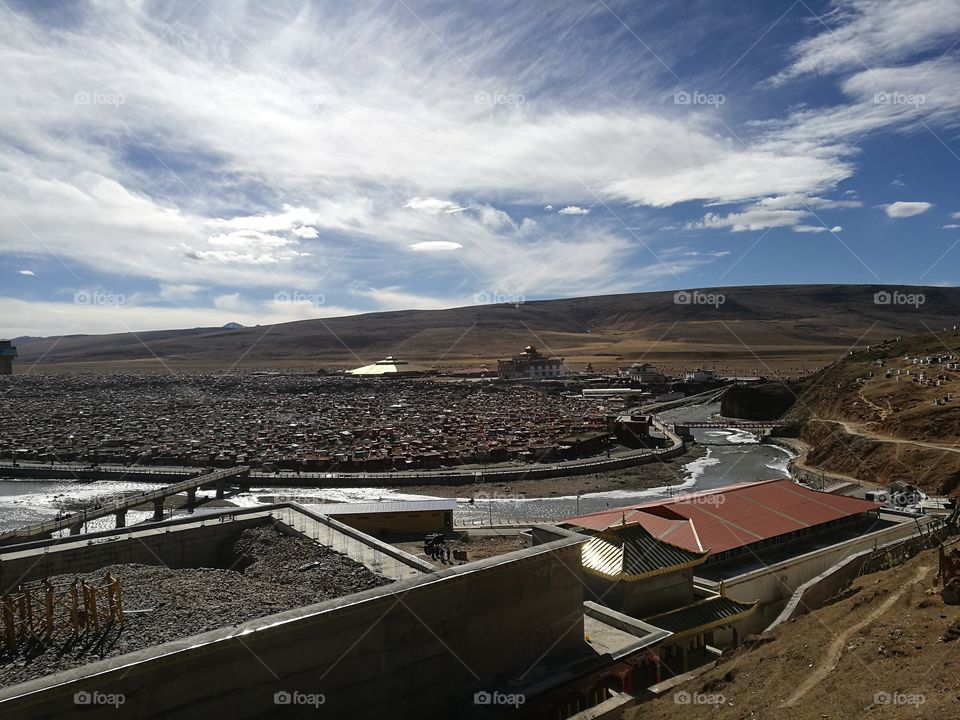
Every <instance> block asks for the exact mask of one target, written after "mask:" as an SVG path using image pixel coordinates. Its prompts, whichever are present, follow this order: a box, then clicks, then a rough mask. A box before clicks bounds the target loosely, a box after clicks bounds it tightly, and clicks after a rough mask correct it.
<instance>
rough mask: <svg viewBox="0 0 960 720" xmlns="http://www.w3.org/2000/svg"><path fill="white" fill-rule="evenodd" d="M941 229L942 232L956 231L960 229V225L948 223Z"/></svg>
mask: <svg viewBox="0 0 960 720" xmlns="http://www.w3.org/2000/svg"><path fill="white" fill-rule="evenodd" d="M940 228H941V229H942V230H956V229H957V228H960V225H958V224H957V223H948V224H946V225H941V226H940Z"/></svg>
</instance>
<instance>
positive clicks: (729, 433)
mask: <svg viewBox="0 0 960 720" xmlns="http://www.w3.org/2000/svg"><path fill="white" fill-rule="evenodd" d="M719 409H720V406H719V403H715V404H711V405H703V406H695V407H692V408H678V409H676V410H669V411H666V412H663V413H660V418H661V419H662V420H663V421H664V422H667V423H672V422H684V421H686V422H695V421H697V420H709V419H711V418H712V417H713V416H714V415H715V414H716V413H717V412H719ZM693 434H694V437H695V438H696V440H697V442H699V443H702V444H703V445H704V446H705V447H706V450H707V452H706V454H705V455H704V456H703V457H701V458H698V459H697V460H694V461H692V462H689V463H686V464H684V465H679V466H677V473H678V482H679V484H677V485H673V486H671V487H658V488H650V489H646V490H613V491H609V492H599V493H588V494H585V495H581V496H580V497H579V498H578V497H576V496H567V497H554V496H550V497H541V498H532V497H526V498H524V497H512V496H503V495H499V496H498V495H497V494H496V493H495V492H494V491H491V492H490V495H491V499H489V500H475V502H474V503H473V504H470V503H467V502H466V501H465V499H464V500H463V501H461V502H458V504H457V510H456V513H455V521H456V522H457V523H458V524H486V523H489V522H491V521H492V522H493V523H495V524H496V523H515V522H530V521H536V522H557V521H560V520H563V519H565V518H569V517H573V516H576V515H577V514H582V513H588V512H594V511H597V510H606V509H610V508H615V507H622V506H626V505H633V504H636V503H639V502H642V501H644V500H649V499H654V498H658V497H667V496H670V495H676V494H680V493H684V492H695V491H698V490H708V489H712V488H717V487H723V486H726V485H732V484H734V483H740V482H747V481H757V480H769V479H772V478H785V477H789V474H788V472H787V463H788V462H789V460H790V454H789V453H788V452H787V451H785V450H782V449H780V448H777V447H774V446H772V445H762V444H760V443H759V442H758V440H757V438H756V437H754V436H753V435H751V434H749V433H746V432H743V431H739V430H722V429H716V428H706V429H695V430H693ZM152 489H156V485H155V484H152V483H141V482H128V481H122V482H118V481H101V482H92V483H78V482H75V481H71V480H11V479H3V478H0V529H10V528H14V527H19V526H23V525H29V524H32V523H35V522H39V521H41V520H49V519H51V518H53V517H55V516H56V514H57V512H58V511H59V510H60V509H61V508H67V509H71V508H73V507H77V506H80V505H84V504H95V503H97V502H100V503H103V504H107V503H109V502H111V501H112V499H113V498H114V497H115V496H116V495H118V494H119V495H123V494H126V493H130V492H137V491H141V490H152ZM427 498H428V496H424V495H412V494H410V493H407V492H404V490H403V489H402V488H400V489H396V490H390V489H386V488H336V489H320V488H314V489H311V488H252V489H251V490H250V491H249V492H246V493H242V494H240V495H234V496H232V497H231V498H230V500H231V502H233V503H234V504H236V505H241V506H253V505H258V504H263V503H271V502H277V501H279V500H284V499H289V500H296V501H298V502H302V503H305V504H310V503H319V502H358V501H368V502H369V501H376V500H422V499H427ZM216 509H218V508H210V507H208V508H198V509H197V510H195V514H197V515H200V514H203V513H205V512H212V511H214V510H216ZM182 512H183V511H176V513H175V514H176V515H180V514H182ZM150 517H152V513H150V512H135V511H130V512H129V513H128V514H127V524H128V525H133V524H135V523H137V522H141V521H143V520H146V519H149V518H150ZM112 527H113V518H112V517H107V518H101V519H100V520H95V521H91V522H90V523H89V524H88V525H87V531H93V530H100V529H103V530H106V529H111V528H112Z"/></svg>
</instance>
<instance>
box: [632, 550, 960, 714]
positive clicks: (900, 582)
mask: <svg viewBox="0 0 960 720" xmlns="http://www.w3.org/2000/svg"><path fill="white" fill-rule="evenodd" d="M936 574H937V555H936V550H929V551H926V552H923V553H921V554H920V555H918V556H916V557H915V558H913V559H912V560H910V561H908V562H907V563H905V564H904V565H902V566H900V567H896V568H893V569H891V570H887V571H884V572H879V573H875V574H872V575H865V576H863V577H861V578H859V579H857V580H856V581H854V583H853V587H852V591H853V594H852V595H850V596H848V597H846V598H845V599H843V600H840V601H839V602H836V603H835V604H832V605H827V606H826V607H823V608H821V609H820V610H817V611H815V612H813V613H811V614H809V615H805V616H802V617H800V618H797V619H795V620H794V621H791V622H788V623H785V624H783V625H781V626H780V627H779V628H777V629H776V630H774V631H772V632H771V634H770V637H771V638H772V639H771V640H770V641H769V642H766V643H764V644H760V645H759V646H758V647H755V648H754V649H753V650H751V651H745V650H743V649H741V650H740V651H738V652H737V654H735V655H734V656H733V657H732V658H730V659H729V660H726V661H724V662H721V663H720V664H719V665H718V667H716V668H715V669H712V670H710V671H709V672H707V673H706V674H705V675H703V676H701V677H699V678H697V679H696V680H693V681H690V682H688V683H686V684H685V685H682V686H680V687H678V688H677V689H676V690H675V691H674V692H670V693H667V694H666V695H665V696H664V697H662V698H659V699H657V700H655V701H653V702H652V703H647V704H643V705H641V706H640V707H639V708H636V709H634V710H631V711H628V712H627V714H626V715H625V716H624V717H626V718H628V719H629V720H634V718H637V719H639V718H652V717H655V718H664V719H665V720H671V719H673V718H676V719H677V720H680V719H681V718H682V719H683V720H696V719H697V718H711V719H714V720H747V719H749V720H847V719H848V718H937V719H938V720H945V719H946V718H957V717H960V673H958V672H957V669H958V668H960V645H958V643H960V640H958V639H956V638H957V637H958V635H960V606H952V605H945V604H944V602H943V600H942V599H941V598H940V596H939V594H936V593H935V592H934V583H935V577H936ZM951 628H952V630H951ZM678 693H679V694H678Z"/></svg>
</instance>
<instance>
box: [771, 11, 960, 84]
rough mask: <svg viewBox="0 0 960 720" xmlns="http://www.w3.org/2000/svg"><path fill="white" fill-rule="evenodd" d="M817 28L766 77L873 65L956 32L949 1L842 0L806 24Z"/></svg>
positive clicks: (957, 15)
mask: <svg viewBox="0 0 960 720" xmlns="http://www.w3.org/2000/svg"><path fill="white" fill-rule="evenodd" d="M812 26H813V27H814V28H816V29H817V31H818V33H817V34H816V35H814V36H812V37H810V38H807V39H805V40H802V41H801V42H799V43H798V44H797V45H796V46H795V47H794V48H793V53H792V54H793V62H792V63H791V64H790V66H789V67H788V68H787V69H786V70H783V71H782V72H780V73H779V74H777V75H776V76H775V77H774V78H773V79H772V82H773V83H774V84H782V83H783V82H785V81H787V80H789V79H791V78H795V77H798V76H801V75H807V74H812V73H816V74H824V73H831V72H838V71H843V70H848V69H851V68H853V69H857V70H859V69H860V68H863V67H876V66H877V65H880V64H884V63H896V62H900V61H902V60H904V59H906V58H908V57H911V56H913V55H915V54H916V53H920V52H924V51H928V50H934V49H936V48H937V47H938V46H939V45H941V44H942V43H943V42H949V41H951V40H952V39H953V38H954V37H955V36H956V35H957V33H958V32H960V12H957V5H956V2H955V0H848V1H847V2H835V3H834V5H833V11H832V13H831V16H830V17H828V18H826V20H825V21H821V22H819V23H818V24H814V25H812Z"/></svg>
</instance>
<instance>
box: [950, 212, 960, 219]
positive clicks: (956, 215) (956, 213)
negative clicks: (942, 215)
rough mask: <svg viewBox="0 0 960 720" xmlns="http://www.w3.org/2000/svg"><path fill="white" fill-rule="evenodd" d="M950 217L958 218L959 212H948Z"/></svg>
mask: <svg viewBox="0 0 960 720" xmlns="http://www.w3.org/2000/svg"><path fill="white" fill-rule="evenodd" d="M950 217H951V218H952V219H954V220H960V212H955V213H950Z"/></svg>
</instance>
